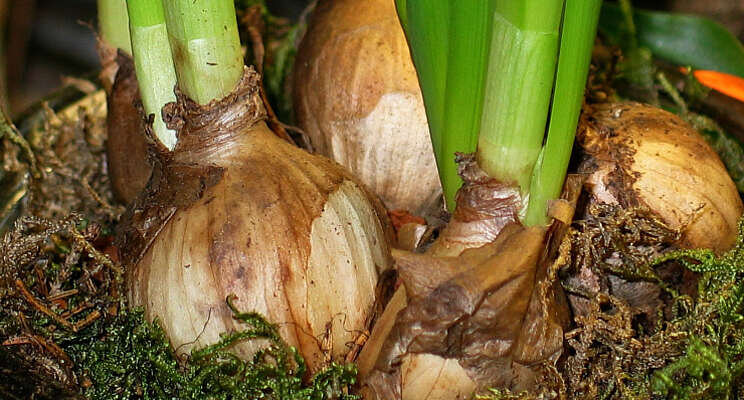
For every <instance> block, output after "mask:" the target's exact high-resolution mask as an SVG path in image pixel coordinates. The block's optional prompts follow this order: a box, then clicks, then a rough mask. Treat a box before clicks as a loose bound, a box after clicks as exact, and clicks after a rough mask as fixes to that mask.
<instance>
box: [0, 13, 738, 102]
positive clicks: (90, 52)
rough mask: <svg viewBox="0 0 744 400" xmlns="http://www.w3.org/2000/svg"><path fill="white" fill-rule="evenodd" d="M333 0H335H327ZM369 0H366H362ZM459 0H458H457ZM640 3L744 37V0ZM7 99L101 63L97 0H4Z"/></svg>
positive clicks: (22, 97)
mask: <svg viewBox="0 0 744 400" xmlns="http://www.w3.org/2000/svg"><path fill="white" fill-rule="evenodd" d="M326 1H332V0H326ZM359 1H364V0H359ZM453 1H454V0H453ZM266 2H267V5H268V7H269V8H270V9H271V10H272V11H273V12H274V13H275V14H277V15H281V16H286V17H290V18H297V16H298V15H299V14H300V13H301V12H302V10H303V9H304V7H306V5H307V3H309V0H266ZM633 3H634V4H635V5H636V6H637V7H640V8H648V9H659V10H674V11H680V12H692V13H696V14H701V15H708V16H710V17H712V18H714V19H716V20H718V21H720V22H721V23H723V24H724V25H726V26H727V27H728V28H729V29H730V30H731V31H732V32H733V33H734V34H735V35H737V36H738V37H739V38H740V39H743V40H744V0H637V1H634V2H633ZM0 19H2V20H3V21H5V22H6V23H5V27H6V29H5V30H4V31H2V32H0V43H4V44H5V47H4V52H5V57H6V59H7V60H8V62H7V65H6V66H5V67H6V69H7V71H6V76H7V93H8V98H7V99H3V100H2V101H3V102H7V104H8V108H9V110H10V112H11V115H16V114H17V113H18V112H20V111H22V110H24V109H25V108H26V107H28V106H29V105H30V104H32V103H34V102H36V101H38V100H39V99H40V98H42V97H43V96H44V95H45V94H47V93H49V92H50V91H52V90H54V89H55V88H57V87H59V86H60V85H61V84H62V82H63V81H64V79H66V77H81V76H82V77H85V76H92V75H93V74H94V73H95V71H96V70H97V68H98V55H97V54H96V49H95V36H94V35H93V30H94V27H95V23H96V0H0Z"/></svg>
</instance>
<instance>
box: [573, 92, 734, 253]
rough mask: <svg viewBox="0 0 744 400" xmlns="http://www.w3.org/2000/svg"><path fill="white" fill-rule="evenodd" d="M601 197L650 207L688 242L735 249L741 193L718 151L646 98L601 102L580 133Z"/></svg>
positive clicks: (594, 188)
mask: <svg viewBox="0 0 744 400" xmlns="http://www.w3.org/2000/svg"><path fill="white" fill-rule="evenodd" d="M578 138H579V142H580V143H581V146H582V147H583V148H584V151H585V152H586V153H587V154H588V155H589V156H590V159H589V160H588V161H586V162H584V163H583V165H582V167H581V169H582V170H583V171H584V172H588V173H590V174H591V175H590V177H589V179H588V184H589V189H590V192H591V193H592V197H593V199H594V200H595V201H598V202H602V203H608V204H619V205H621V206H622V207H645V208H648V209H650V210H651V211H653V212H654V213H656V214H657V215H658V216H659V217H660V218H661V219H662V220H663V221H664V222H665V223H666V224H668V225H669V226H670V227H671V228H672V229H678V230H681V231H682V232H681V233H682V237H681V239H680V241H679V242H678V243H677V244H678V245H679V246H680V247H683V248H709V249H713V250H715V251H717V252H722V251H725V250H727V249H729V248H730V247H731V246H732V245H733V243H734V241H735V239H736V233H737V224H738V220H739V218H740V217H741V215H742V210H743V208H742V202H741V198H740V197H739V193H738V191H737V189H736V186H735V185H734V182H733V181H732V180H731V178H730V176H729V175H728V173H727V171H726V168H725V167H724V165H723V163H722V162H721V161H720V159H719V158H718V155H717V154H716V153H715V152H714V151H713V149H711V148H710V146H708V144H707V143H706V142H705V140H704V139H703V137H702V136H700V134H699V133H698V132H697V131H695V129H693V128H692V127H691V126H690V125H689V124H687V123H686V122H685V121H683V120H682V119H681V118H679V117H677V116H676V115H674V114H672V113H669V112H667V111H664V110H661V109H659V108H655V107H651V106H647V105H642V104H638V103H620V104H615V103H609V104H602V105H598V106H595V108H594V110H593V112H592V113H591V114H590V115H589V117H588V120H587V123H585V124H583V127H582V128H581V129H580V130H579V133H578Z"/></svg>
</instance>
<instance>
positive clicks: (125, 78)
mask: <svg viewBox="0 0 744 400" xmlns="http://www.w3.org/2000/svg"><path fill="white" fill-rule="evenodd" d="M116 64H117V69H116V71H117V72H116V79H115V80H114V82H113V85H112V87H111V91H110V93H109V95H108V98H107V106H108V107H107V108H108V113H107V115H106V131H107V133H108V139H107V140H106V161H107V166H108V174H109V178H110V179H111V188H112V189H113V192H114V194H115V195H116V197H117V198H118V199H119V201H121V202H123V203H125V204H128V203H130V202H132V201H133V200H134V199H135V198H136V197H137V195H138V194H139V192H141V191H142V189H144V188H145V186H146V185H147V181H148V180H149V179H150V175H151V174H152V166H151V165H150V163H149V162H148V159H147V139H146V137H145V122H144V119H143V115H142V111H141V109H139V108H138V107H137V106H136V104H137V102H139V101H140V93H139V89H138V87H137V77H136V76H135V73H134V64H133V62H132V58H131V57H130V56H128V55H126V54H124V53H121V52H119V54H118V56H117V58H116Z"/></svg>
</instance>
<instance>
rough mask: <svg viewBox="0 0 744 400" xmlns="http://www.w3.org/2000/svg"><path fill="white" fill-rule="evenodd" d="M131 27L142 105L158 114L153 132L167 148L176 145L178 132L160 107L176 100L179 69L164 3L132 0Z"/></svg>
mask: <svg viewBox="0 0 744 400" xmlns="http://www.w3.org/2000/svg"><path fill="white" fill-rule="evenodd" d="M127 5H128V11H129V15H130V21H129V24H130V31H131V36H132V50H133V55H134V66H135V69H136V72H137V78H138V82H139V89H140V95H141V97H142V105H143V106H144V109H145V113H146V114H147V115H150V114H155V119H154V120H153V132H154V133H155V136H157V138H158V139H159V140H160V142H162V143H163V145H164V146H166V147H167V148H168V149H171V150H172V149H173V148H174V147H175V145H176V135H175V132H174V131H172V130H169V129H168V128H167V127H166V126H165V122H163V117H162V114H161V110H162V108H163V106H164V105H165V104H166V103H169V102H173V101H176V96H175V94H174V93H173V88H174V87H175V86H176V70H175V68H174V66H173V57H172V56H171V49H170V45H169V44H168V31H167V30H166V26H165V13H164V11H163V3H162V2H160V1H150V0H129V1H128V4H127Z"/></svg>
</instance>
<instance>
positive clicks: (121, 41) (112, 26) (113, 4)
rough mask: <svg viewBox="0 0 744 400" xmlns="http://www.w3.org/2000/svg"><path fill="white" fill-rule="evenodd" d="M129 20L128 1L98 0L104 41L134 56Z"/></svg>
mask: <svg viewBox="0 0 744 400" xmlns="http://www.w3.org/2000/svg"><path fill="white" fill-rule="evenodd" d="M128 18H129V17H128V16H127V0H98V26H99V30H100V32H101V37H102V38H103V41H104V42H106V43H107V44H108V45H109V46H111V47H114V48H117V49H122V50H124V51H125V52H126V53H127V54H132V45H131V43H130V42H129V23H128V22H127V20H128Z"/></svg>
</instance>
